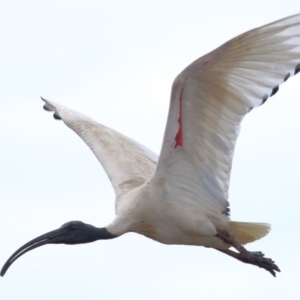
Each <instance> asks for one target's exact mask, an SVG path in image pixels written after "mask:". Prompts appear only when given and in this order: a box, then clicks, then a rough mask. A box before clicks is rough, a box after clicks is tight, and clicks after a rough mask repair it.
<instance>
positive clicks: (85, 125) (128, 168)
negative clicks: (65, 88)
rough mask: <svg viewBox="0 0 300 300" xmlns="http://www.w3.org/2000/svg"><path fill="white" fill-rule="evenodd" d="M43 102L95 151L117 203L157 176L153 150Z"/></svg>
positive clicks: (77, 114) (80, 116)
mask: <svg viewBox="0 0 300 300" xmlns="http://www.w3.org/2000/svg"><path fill="white" fill-rule="evenodd" d="M42 100H43V101H45V105H44V109H46V110H48V111H54V115H53V116H54V118H56V119H62V120H63V121H64V123H65V124H66V125H67V126H68V127H69V128H71V129H72V130H74V131H75V132H76V133H77V134H78V135H79V136H80V137H81V138H82V139H83V140H84V142H85V143H86V144H87V145H88V146H89V148H90V149H91V150H92V151H93V153H94V154H95V156H96V157H97V159H98V160H99V162H100V163H101V165H102V166H103V168H104V169H105V171H106V173H107V175H108V177H109V179H110V181H111V183H112V185H113V187H114V190H115V193H116V199H117V201H118V200H119V199H120V198H121V197H122V196H123V195H124V194H126V193H127V191H129V190H131V189H133V188H135V187H137V186H140V185H142V184H143V183H144V182H145V181H146V180H147V179H149V178H150V177H151V176H152V175H153V173H154V171H155V168H156V164H157V159H158V158H157V155H156V154H154V153H153V152H152V151H150V150H148V149H147V148H146V147H144V146H142V145H140V144H139V143H137V142H135V141H133V140H132V139H130V138H128V137H126V136H124V135H123V134H121V133H119V132H117V131H115V130H113V129H111V128H108V127H106V126H103V125H101V124H99V123H97V122H95V121H94V120H92V119H90V118H89V117H87V116H85V115H83V114H81V113H79V112H76V111H73V110H71V109H69V108H67V107H65V106H62V105H60V104H58V103H55V102H53V101H49V100H45V99H43V98H42Z"/></svg>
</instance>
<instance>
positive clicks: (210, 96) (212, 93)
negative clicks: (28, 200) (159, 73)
mask: <svg viewBox="0 0 300 300" xmlns="http://www.w3.org/2000/svg"><path fill="white" fill-rule="evenodd" d="M299 71H300V14H298V15H294V16H291V17H288V18H285V19H282V20H280V21H277V22H274V23H271V24H268V25H266V26H263V27H260V28H256V29H253V30H251V31H248V32H246V33H244V34H242V35H240V36H238V37H236V38H234V39H232V40H230V41H228V42H227V43H225V44H223V45H222V46H221V47H219V48H217V49H215V50H214V51H212V52H210V53H208V54H207V55H205V56H203V57H201V58H199V59H198V60H196V61H195V62H193V63H192V64H191V65H189V66H188V67H187V68H186V69H185V70H184V71H183V72H182V73H181V74H179V76H178V77H177V78H176V79H175V81H174V83H173V87H172V94H171V103H170V109H169V116H168V121H167V126H166V130H165V136H164V141H163V146H162V150H161V155H160V158H159V162H158V166H157V170H156V173H155V176H156V177H161V178H162V177H166V178H167V180H166V182H167V185H166V189H167V191H168V192H169V193H173V195H174V197H175V196H176V195H180V199H181V200H183V201H186V202H190V203H191V204H194V205H198V204H200V205H201V206H202V207H203V208H205V207H206V208H207V209H208V210H211V211H216V210H218V211H219V212H220V211H221V212H223V213H227V212H228V209H227V207H228V202H227V198H228V187H229V179H230V170H231V164H232V158H233V152H234V146H235V143H236V139H237V136H238V133H239V128H240V123H241V121H242V119H243V117H244V116H245V115H246V114H247V113H248V112H249V111H251V110H252V108H254V107H257V106H260V105H261V104H263V103H264V102H265V101H266V100H267V99H268V98H269V97H271V96H273V95H274V94H275V93H276V92H277V91H278V89H279V87H278V86H279V85H280V84H281V83H283V82H284V81H286V80H287V79H288V78H289V77H290V76H293V75H294V74H297V73H298V72H299ZM177 198H178V197H177Z"/></svg>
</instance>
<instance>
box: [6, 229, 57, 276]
mask: <svg viewBox="0 0 300 300" xmlns="http://www.w3.org/2000/svg"><path fill="white" fill-rule="evenodd" d="M61 235H62V232H61V230H59V229H56V230H53V231H50V232H48V233H45V234H43V235H41V236H39V237H37V238H35V239H33V240H31V241H29V242H28V243H26V244H25V245H23V246H22V247H20V248H19V249H18V250H17V251H16V252H14V253H13V254H12V255H11V256H10V258H9V259H8V260H7V261H6V263H5V264H4V266H3V267H2V269H1V272H0V276H4V275H5V273H6V271H7V269H8V268H9V267H10V266H11V265H12V263H13V262H15V261H16V260H17V259H18V258H19V257H20V256H22V255H23V254H25V253H26V252H28V251H30V250H33V249H35V248H37V247H40V246H43V245H46V244H50V243H53V242H54V243H55V242H56V241H57V240H58V239H59V238H60V237H61Z"/></svg>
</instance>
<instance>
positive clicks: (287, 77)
mask: <svg viewBox="0 0 300 300" xmlns="http://www.w3.org/2000/svg"><path fill="white" fill-rule="evenodd" d="M290 76H291V74H290V73H287V74H286V75H285V77H284V79H283V80H284V82H285V81H287V80H288V79H289V78H290Z"/></svg>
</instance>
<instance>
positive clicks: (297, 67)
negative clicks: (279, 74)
mask: <svg viewBox="0 0 300 300" xmlns="http://www.w3.org/2000/svg"><path fill="white" fill-rule="evenodd" d="M299 72H300V63H299V64H298V65H297V66H296V68H295V75H296V74H298V73H299Z"/></svg>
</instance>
